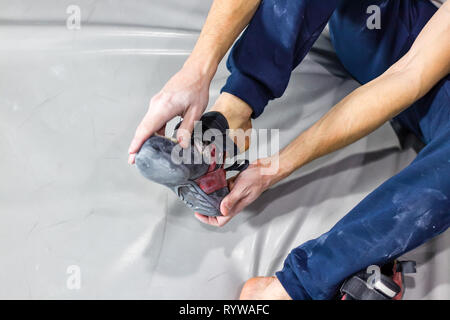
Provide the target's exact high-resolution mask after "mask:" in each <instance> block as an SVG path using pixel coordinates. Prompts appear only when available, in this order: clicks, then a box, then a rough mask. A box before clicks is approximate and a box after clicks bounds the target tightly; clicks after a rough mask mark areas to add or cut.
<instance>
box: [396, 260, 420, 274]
mask: <svg viewBox="0 0 450 320" xmlns="http://www.w3.org/2000/svg"><path fill="white" fill-rule="evenodd" d="M398 264H399V267H400V268H399V270H398V271H400V272H402V273H416V272H417V269H416V262H415V261H399V262H398Z"/></svg>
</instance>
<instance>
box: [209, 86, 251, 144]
mask: <svg viewBox="0 0 450 320" xmlns="http://www.w3.org/2000/svg"><path fill="white" fill-rule="evenodd" d="M211 111H217V112H220V113H221V114H222V115H223V116H224V117H225V118H226V119H227V121H228V126H229V129H230V132H229V136H230V138H231V139H233V141H234V142H235V143H236V145H237V147H238V148H239V150H240V152H244V151H245V150H247V149H248V148H249V146H250V135H249V134H245V133H246V132H247V130H249V129H252V122H251V115H252V113H253V110H252V108H250V106H249V105H248V104H247V103H245V102H244V101H243V100H241V99H239V98H238V97H236V96H233V95H231V94H229V93H226V92H225V93H222V94H221V95H220V97H219V98H218V99H217V101H216V103H215V105H214V106H213V107H212V108H211ZM247 133H248V132H247Z"/></svg>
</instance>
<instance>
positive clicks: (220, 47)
mask: <svg viewBox="0 0 450 320" xmlns="http://www.w3.org/2000/svg"><path fill="white" fill-rule="evenodd" d="M259 3H260V0H215V1H214V2H213V4H212V6H211V9H210V11H209V14H208V17H207V19H206V22H205V25H204V26H203V29H202V32H201V33H200V37H199V39H198V41H197V44H196V45H195V47H194V50H193V51H192V53H191V55H190V56H189V58H188V60H187V61H186V64H185V66H189V67H191V66H194V67H195V68H196V69H198V70H199V72H201V73H203V74H205V75H208V76H210V77H211V78H212V76H213V75H214V73H215V72H216V69H217V66H218V64H219V63H220V61H221V60H222V58H223V57H224V55H225V54H226V52H227V51H228V49H229V48H230V47H231V45H232V44H233V42H234V41H235V40H236V38H237V37H238V35H239V34H240V33H241V32H242V30H244V28H245V27H246V26H247V25H248V23H249V21H250V20H251V18H252V16H253V15H254V13H255V11H256V9H257V8H258V5H259Z"/></svg>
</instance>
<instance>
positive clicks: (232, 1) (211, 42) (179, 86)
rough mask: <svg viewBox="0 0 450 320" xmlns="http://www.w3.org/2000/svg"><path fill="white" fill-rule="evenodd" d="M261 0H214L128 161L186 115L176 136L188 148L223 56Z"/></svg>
mask: <svg viewBox="0 0 450 320" xmlns="http://www.w3.org/2000/svg"><path fill="white" fill-rule="evenodd" d="M259 3H260V0H215V1H214V2H213V4H212V6H211V10H210V11H209V14H208V18H207V19H206V22H205V25H204V26H203V29H202V32H201V33H200V37H199V39H198V41H197V43H196V45H195V48H194V50H193V51H192V53H191V55H190V56H189V59H188V60H187V61H186V63H185V65H184V66H183V68H182V69H181V71H179V72H178V73H177V74H175V75H174V76H173V77H172V79H170V80H169V82H168V83H167V84H166V85H165V86H164V88H163V89H162V90H161V91H160V92H159V93H158V94H157V95H155V96H154V97H153V98H152V99H151V101H150V106H149V108H148V111H147V114H146V115H145V116H144V119H143V120H142V122H141V124H140V125H139V127H138V128H137V130H136V134H135V136H134V139H133V141H132V142H131V145H130V147H129V149H128V153H129V154H130V156H129V158H128V162H129V163H130V164H133V163H134V159H135V155H136V153H137V152H138V151H139V149H140V148H141V146H142V144H143V143H144V142H145V140H147V139H148V138H149V137H150V136H152V135H153V134H154V133H155V132H158V133H160V134H163V133H164V129H165V126H166V123H167V122H169V121H170V120H171V119H172V118H174V117H176V116H182V117H183V124H182V125H181V129H182V130H178V133H177V139H178V141H179V143H180V145H181V146H182V147H183V148H186V147H188V145H189V141H190V136H191V134H192V130H193V127H194V121H196V120H198V119H200V116H201V114H202V113H203V112H204V111H205V108H206V106H207V104H208V98H209V86H210V83H211V80H212V78H213V76H214V74H215V72H216V70H217V66H218V65H219V62H220V61H221V60H222V58H223V57H224V55H225V53H226V52H227V51H228V49H229V48H230V46H231V45H232V44H233V42H234V40H236V38H237V36H238V35H239V34H240V33H241V32H242V30H244V28H245V26H246V25H247V24H248V22H249V21H250V19H251V18H252V17H253V15H254V13H255V11H256V9H257V8H258V6H259Z"/></svg>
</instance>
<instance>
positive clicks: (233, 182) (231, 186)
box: [227, 176, 237, 190]
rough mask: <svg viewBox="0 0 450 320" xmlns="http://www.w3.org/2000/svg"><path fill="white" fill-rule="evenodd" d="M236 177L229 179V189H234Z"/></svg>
mask: <svg viewBox="0 0 450 320" xmlns="http://www.w3.org/2000/svg"><path fill="white" fill-rule="evenodd" d="M236 177H237V176H235V177H232V178H230V179H228V180H227V182H228V189H230V190H233V188H234V186H235V185H236Z"/></svg>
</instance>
